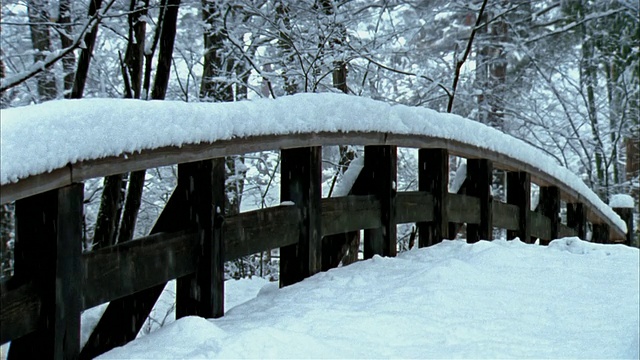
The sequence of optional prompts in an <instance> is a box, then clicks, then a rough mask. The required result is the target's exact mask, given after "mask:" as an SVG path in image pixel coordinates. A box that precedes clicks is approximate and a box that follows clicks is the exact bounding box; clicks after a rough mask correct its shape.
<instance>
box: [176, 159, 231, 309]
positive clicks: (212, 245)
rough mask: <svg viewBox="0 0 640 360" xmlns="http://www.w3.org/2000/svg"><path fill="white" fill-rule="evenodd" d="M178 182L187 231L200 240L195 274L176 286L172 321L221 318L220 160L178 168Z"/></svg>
mask: <svg viewBox="0 0 640 360" xmlns="http://www.w3.org/2000/svg"><path fill="white" fill-rule="evenodd" d="M178 182H179V183H181V184H184V187H182V188H184V189H185V191H186V194H185V198H186V201H187V209H186V210H187V214H188V216H189V219H188V222H189V224H190V226H189V227H190V228H191V229H192V230H195V231H197V232H198V234H199V236H200V239H199V242H198V245H197V248H198V251H196V254H197V258H196V272H195V273H194V274H189V275H185V276H182V277H179V278H178V279H177V282H176V318H182V317H185V316H200V317H203V318H219V317H221V316H222V315H224V240H223V238H222V230H221V229H222V222H223V220H224V217H223V215H224V208H225V198H226V194H225V191H224V189H225V162H224V158H218V159H212V160H203V161H198V162H193V163H187V164H180V165H178Z"/></svg>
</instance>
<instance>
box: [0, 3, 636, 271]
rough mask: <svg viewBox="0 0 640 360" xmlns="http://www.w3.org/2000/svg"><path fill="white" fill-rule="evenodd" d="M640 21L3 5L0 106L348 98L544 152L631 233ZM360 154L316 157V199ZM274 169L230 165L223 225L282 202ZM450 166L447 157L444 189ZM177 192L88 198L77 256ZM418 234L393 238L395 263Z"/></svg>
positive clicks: (316, 9) (608, 12) (554, 8)
mask: <svg viewBox="0 0 640 360" xmlns="http://www.w3.org/2000/svg"><path fill="white" fill-rule="evenodd" d="M639 7H640V6H639V5H638V2H637V1H635V0H607V1H597V0H539V1H529V0H513V1H507V0H491V1H489V0H472V1H461V0H453V1H445V0H431V1H426V0H298V1H290V0H201V1H189V0H183V1H180V0H81V1H71V0H57V1H55V0H27V1H14V0H7V1H3V2H2V19H1V23H0V26H1V31H2V32H1V34H2V35H1V44H0V78H1V80H2V82H1V86H0V92H1V107H2V108H9V107H19V106H26V105H30V104H37V103H42V102H45V101H49V100H54V99H64V98H68V99H79V98H90V97H100V98H134V99H141V100H164V99H167V100H178V101H184V102H229V101H250V100H251V99H256V98H278V97H282V96H287V95H291V94H295V93H301V92H343V93H347V94H351V95H354V96H362V97H368V98H373V99H376V100H382V101H385V102H389V103H392V104H404V105H408V106H417V107H427V108H431V109H435V110H437V111H441V112H450V113H454V114H458V115H461V116H463V117H466V118H469V119H473V120H476V121H479V122H482V123H485V124H488V125H490V126H492V127H495V128H497V129H499V130H501V131H503V132H505V133H507V134H510V135H513V136H515V137H517V138H519V139H522V140H524V141H525V142H527V143H529V144H531V145H533V146H534V147H536V148H538V149H540V150H541V151H543V152H545V153H547V154H548V155H550V156H551V157H552V158H553V159H555V161H556V162H557V163H558V164H560V165H562V166H565V167H567V168H569V169H570V170H571V171H573V172H574V173H576V174H578V175H580V176H581V178H582V179H583V181H584V182H585V183H586V184H587V185H588V186H589V187H591V188H592V189H593V190H594V191H595V192H596V193H597V194H598V195H599V196H600V197H601V198H602V199H603V200H604V201H605V202H607V201H608V200H609V199H610V197H611V196H612V195H615V194H630V195H632V196H633V197H634V199H635V204H636V217H637V206H638V197H639V191H638V188H639V186H640V172H639V170H640V123H639V121H640V120H639V119H640V63H639V56H638V53H639V51H640V48H639V45H638V44H639V39H640V21H639V19H640V10H639ZM361 152H362V149H361V148H359V147H355V146H354V147H352V146H342V147H339V148H335V149H334V148H326V149H324V150H323V162H324V164H323V167H324V169H323V180H324V185H323V190H324V196H331V194H332V192H333V191H334V189H335V188H336V184H339V183H340V181H341V179H342V177H343V175H344V172H345V170H346V169H347V168H348V166H349V164H350V163H351V162H352V161H353V160H354V159H356V158H358V157H360V156H361V155H362V154H361ZM416 161H417V160H416V153H415V152H414V151H413V150H409V149H400V151H399V160H398V180H399V183H398V188H399V190H410V189H415V188H416V187H417V184H416V173H415V172H416V170H415V168H416V166H414V163H415V162H416ZM279 163H280V159H279V153H278V152H262V153H253V154H245V155H244V156H236V157H231V158H228V159H226V165H227V195H228V204H227V205H228V206H227V208H226V209H225V211H226V212H227V213H228V214H234V213H238V212H240V211H244V210H248V209H256V208H261V207H266V206H271V205H274V204H277V203H279V194H278V190H277V184H278V182H279ZM460 165H461V160H460V159H456V158H452V159H451V166H450V168H451V171H452V176H451V178H452V179H453V178H455V176H453V174H455V171H456V169H457V168H458V167H459V166H460ZM175 179H176V169H175V168H172V167H165V168H157V169H153V170H147V171H138V172H133V173H128V174H120V175H114V176H110V177H107V178H104V179H94V180H91V181H89V182H87V183H86V184H85V221H84V238H85V239H84V240H85V244H84V248H85V250H86V251H90V250H91V249H93V248H99V247H104V246H108V245H111V244H115V243H118V242H123V241H127V240H130V239H132V238H133V237H135V236H140V235H145V234H147V233H148V231H149V229H150V228H151V227H152V225H153V222H154V221H155V219H156V217H157V215H158V213H159V211H160V210H161V209H162V207H163V206H164V203H165V202H166V201H167V199H168V197H169V195H170V193H171V191H172V189H173V187H174V186H175V181H176V180H175ZM496 188H497V190H498V191H496V192H494V193H495V194H499V188H500V180H499V177H498V179H497V180H496ZM12 212H13V208H12V206H11V205H3V207H2V208H1V209H0V220H1V221H2V222H1V223H0V230H1V231H2V242H1V245H0V246H2V248H1V249H0V250H1V251H2V254H3V257H2V260H3V261H2V269H1V270H2V275H8V274H10V272H11V266H12V265H11V261H10V259H11V251H12V243H13V237H14V234H13V227H14V220H13V214H12ZM636 228H637V226H636ZM414 231H415V230H414V229H412V228H410V227H405V228H403V229H400V231H399V233H398V241H399V244H398V248H399V249H400V250H403V249H408V248H409V247H410V246H411V239H412V238H413V237H414V236H415V234H414ZM227 270H228V274H227V275H228V276H229V277H234V278H241V277H248V276H252V275H257V276H262V277H272V278H273V277H277V266H273V264H272V259H271V253H269V252H267V253H264V254H256V255H254V256H250V257H246V258H243V259H239V260H236V261H234V262H233V263H229V264H228V266H227ZM272 271H273V273H272Z"/></svg>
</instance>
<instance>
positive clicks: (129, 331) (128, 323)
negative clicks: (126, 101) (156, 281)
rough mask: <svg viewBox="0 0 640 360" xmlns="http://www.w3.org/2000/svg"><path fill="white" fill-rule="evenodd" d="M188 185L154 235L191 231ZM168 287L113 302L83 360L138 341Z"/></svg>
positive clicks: (170, 203) (82, 354) (177, 192)
mask: <svg viewBox="0 0 640 360" xmlns="http://www.w3.org/2000/svg"><path fill="white" fill-rule="evenodd" d="M186 186H189V184H185V183H184V182H178V185H177V186H176V189H175V190H174V191H173V193H172V194H171V197H170V198H169V201H168V202H167V204H166V205H165V207H164V209H163V210H162V213H160V216H159V217H158V220H156V223H155V224H154V225H153V228H152V229H151V231H150V233H149V234H150V235H153V234H158V233H161V232H176V231H181V230H186V229H188V228H189V226H190V224H189V216H188V214H189V212H188V203H187V201H186V199H185V196H186V190H185V187H186ZM165 285H166V284H160V285H157V286H154V287H151V288H149V289H146V290H143V291H140V292H137V293H135V294H131V295H128V296H125V297H123V298H120V299H116V300H113V301H111V302H110V303H109V306H108V307H107V309H106V310H105V312H104V314H103V315H102V317H101V318H100V321H99V322H98V324H97V325H96V327H95V328H94V329H93V332H92V333H91V336H89V339H88V340H87V343H86V344H85V346H84V347H83V348H82V351H81V352H80V359H93V358H95V357H97V356H98V355H100V354H103V353H105V352H107V351H109V350H111V349H113V348H115V347H117V346H122V345H124V344H126V343H128V342H129V341H131V340H133V339H135V338H136V336H137V335H138V332H140V329H141V328H142V326H143V325H144V322H145V321H146V320H147V317H149V314H150V313H151V310H152V309H153V306H154V305H155V304H156V301H158V298H159V297H160V295H161V294H162V291H163V290H164V287H165Z"/></svg>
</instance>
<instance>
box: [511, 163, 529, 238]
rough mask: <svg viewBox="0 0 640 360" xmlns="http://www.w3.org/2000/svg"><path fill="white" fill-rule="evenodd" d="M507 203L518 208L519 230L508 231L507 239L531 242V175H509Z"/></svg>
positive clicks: (513, 173)
mask: <svg viewBox="0 0 640 360" xmlns="http://www.w3.org/2000/svg"><path fill="white" fill-rule="evenodd" d="M507 203H509V204H513V205H517V206H518V229H517V230H515V231H514V230H509V231H507V239H513V238H516V237H518V238H520V240H521V241H523V242H525V243H530V242H531V215H530V212H529V211H530V207H531V175H529V173H526V172H508V173H507Z"/></svg>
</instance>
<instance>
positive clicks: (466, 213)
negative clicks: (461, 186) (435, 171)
mask: <svg viewBox="0 0 640 360" xmlns="http://www.w3.org/2000/svg"><path fill="white" fill-rule="evenodd" d="M447 211H448V214H449V221H450V222H453V223H468V224H478V223H479V222H480V199H478V198H477V197H473V196H467V195H461V194H452V193H449V196H448V201H447Z"/></svg>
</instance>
